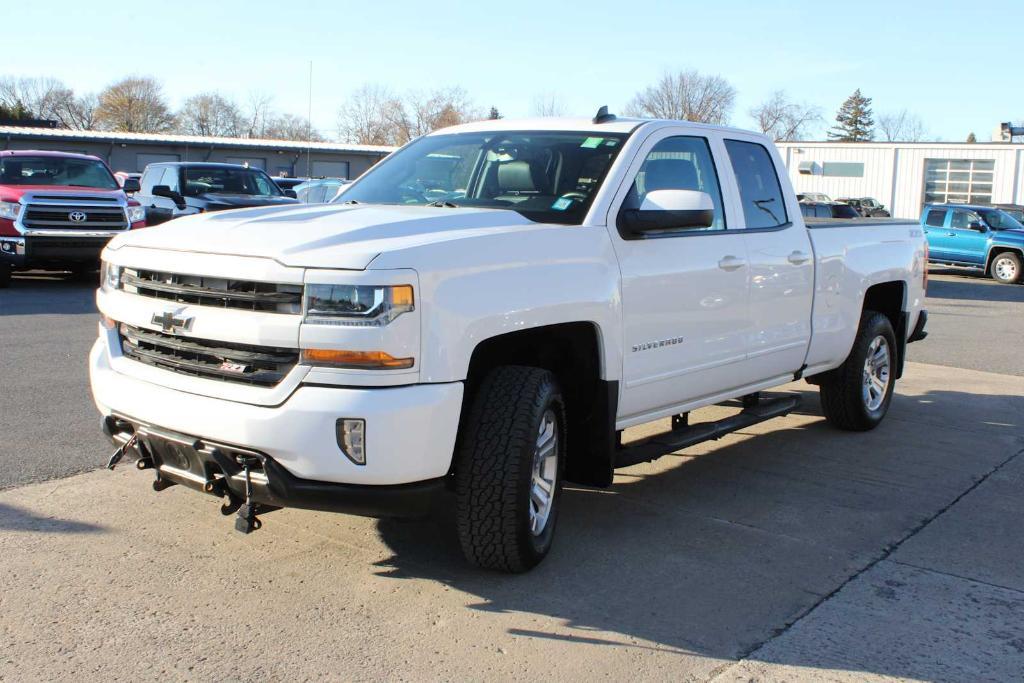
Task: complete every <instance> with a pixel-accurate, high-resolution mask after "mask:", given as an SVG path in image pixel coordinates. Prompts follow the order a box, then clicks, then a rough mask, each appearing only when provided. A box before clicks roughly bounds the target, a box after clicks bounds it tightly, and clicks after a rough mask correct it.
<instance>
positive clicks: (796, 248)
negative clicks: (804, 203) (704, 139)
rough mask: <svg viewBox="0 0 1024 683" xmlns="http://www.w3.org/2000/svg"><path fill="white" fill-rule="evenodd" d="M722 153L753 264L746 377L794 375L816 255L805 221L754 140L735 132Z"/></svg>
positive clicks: (802, 353)
mask: <svg viewBox="0 0 1024 683" xmlns="http://www.w3.org/2000/svg"><path fill="white" fill-rule="evenodd" d="M725 148H726V150H727V152H728V155H729V162H730V165H731V168H732V171H733V173H732V174H729V175H730V176H731V177H732V178H733V179H734V180H735V183H736V186H737V187H736V192H735V193H733V194H734V195H735V196H736V197H737V198H738V202H739V205H740V211H738V212H737V213H738V215H739V219H740V221H741V222H742V225H740V226H738V227H741V228H742V232H743V239H744V241H745V242H746V247H747V257H748V258H749V259H750V327H749V329H748V338H747V343H746V347H747V360H746V370H745V375H746V377H747V379H748V380H749V381H750V382H752V383H753V382H761V381H765V380H768V379H771V378H774V377H780V376H783V375H787V374H792V373H794V372H796V371H797V370H799V369H800V368H801V366H803V364H804V360H805V358H806V357H807V347H808V345H809V344H810V341H811V304H812V300H813V297H814V252H813V250H812V248H811V239H810V236H809V235H808V234H807V228H806V227H804V224H803V221H802V220H799V219H797V220H795V221H794V220H792V219H791V217H790V215H789V211H790V208H789V207H787V206H786V200H785V197H786V195H785V194H784V192H783V189H782V182H781V181H780V179H779V174H778V172H777V171H776V169H777V168H781V165H780V164H781V162H780V160H778V159H777V155H775V154H773V153H772V151H771V150H769V148H768V147H767V146H765V145H764V144H763V143H762V141H761V140H760V139H758V138H746V139H745V138H743V137H741V136H739V135H734V134H728V135H727V137H726V139H725ZM819 206H821V207H824V208H825V209H829V206H828V205H827V204H821V205H819ZM830 215H831V214H830Z"/></svg>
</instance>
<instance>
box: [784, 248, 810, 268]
mask: <svg viewBox="0 0 1024 683" xmlns="http://www.w3.org/2000/svg"><path fill="white" fill-rule="evenodd" d="M810 258H811V257H810V256H808V255H807V254H805V253H804V252H802V251H794V252H793V253H792V254H790V255H789V256H787V257H786V260H787V261H789V262H790V263H792V264H793V265H794V266H799V265H800V264H802V263H807V261H809V260H810Z"/></svg>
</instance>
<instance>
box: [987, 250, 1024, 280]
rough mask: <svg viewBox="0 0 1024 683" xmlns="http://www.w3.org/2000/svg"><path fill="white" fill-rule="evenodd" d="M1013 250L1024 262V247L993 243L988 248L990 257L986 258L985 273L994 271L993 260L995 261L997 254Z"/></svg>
mask: <svg viewBox="0 0 1024 683" xmlns="http://www.w3.org/2000/svg"><path fill="white" fill-rule="evenodd" d="M1007 251H1009V252H1012V253H1014V254H1016V255H1017V257H1018V258H1019V259H1020V260H1021V261H1022V262H1024V247H1018V246H1010V245H999V244H997V245H993V246H992V247H990V248H989V250H988V257H987V258H986V259H985V273H986V274H988V273H990V272H991V271H992V262H993V261H995V259H996V256H999V254H1002V253H1005V252H1007Z"/></svg>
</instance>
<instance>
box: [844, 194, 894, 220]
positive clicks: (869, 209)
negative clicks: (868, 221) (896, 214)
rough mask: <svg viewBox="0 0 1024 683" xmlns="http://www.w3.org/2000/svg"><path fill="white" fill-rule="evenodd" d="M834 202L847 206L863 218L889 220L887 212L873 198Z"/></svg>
mask: <svg viewBox="0 0 1024 683" xmlns="http://www.w3.org/2000/svg"><path fill="white" fill-rule="evenodd" d="M836 201H838V202H840V203H842V204H849V205H850V206H852V207H853V208H854V209H856V210H857V213H859V214H860V215H861V216H864V217H865V218H889V211H888V210H887V209H886V208H885V207H884V206H882V203H881V202H879V201H878V200H877V199H875V198H874V197H858V198H845V199H837V200H836Z"/></svg>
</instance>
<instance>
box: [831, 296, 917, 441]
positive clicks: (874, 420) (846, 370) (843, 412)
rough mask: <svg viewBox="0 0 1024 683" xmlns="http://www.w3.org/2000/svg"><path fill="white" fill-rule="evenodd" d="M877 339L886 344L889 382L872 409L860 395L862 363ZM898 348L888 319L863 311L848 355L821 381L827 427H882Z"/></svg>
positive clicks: (862, 376)
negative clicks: (879, 337) (829, 425)
mask: <svg viewBox="0 0 1024 683" xmlns="http://www.w3.org/2000/svg"><path fill="white" fill-rule="evenodd" d="M878 336H882V337H884V338H885V340H886V341H887V342H888V344H889V382H888V386H887V387H886V391H885V396H884V398H883V400H882V403H881V405H880V406H878V408H877V409H875V410H871V409H870V408H869V406H868V405H867V404H866V402H865V400H864V395H863V387H864V363H865V361H866V360H867V354H868V349H869V347H870V345H871V343H872V341H873V340H874V339H875V338H876V337H878ZM897 349H898V347H897V346H896V334H895V333H894V332H893V329H892V323H891V322H890V321H889V318H887V317H886V316H884V315H883V314H881V313H878V312H877V311H864V313H863V314H861V318H860V327H859V328H858V330H857V338H856V339H855V340H854V342H853V348H852V349H850V355H848V356H847V357H846V360H845V361H844V362H843V364H842V365H840V366H839V367H838V368H836V369H835V370H833V371H832V372H830V373H828V375H827V376H826V377H823V378H822V381H821V385H820V393H821V409H822V411H823V412H824V413H825V419H826V420H828V421H829V423H830V424H832V425H834V426H835V427H838V428H839V429H845V430H847V431H851V432H866V431H868V430H871V429H874V428H875V427H877V426H878V425H879V424H881V422H882V419H883V418H885V414H886V413H887V412H888V410H889V404H890V403H891V402H892V394H893V389H894V388H895V386H896V363H897V361H898V359H897V357H896V354H897V353H898V350H897Z"/></svg>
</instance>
